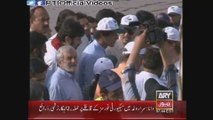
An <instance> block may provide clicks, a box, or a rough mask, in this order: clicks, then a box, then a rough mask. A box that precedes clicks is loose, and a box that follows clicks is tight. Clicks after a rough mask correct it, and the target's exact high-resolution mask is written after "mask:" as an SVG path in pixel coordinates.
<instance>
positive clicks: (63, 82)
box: [49, 67, 83, 100]
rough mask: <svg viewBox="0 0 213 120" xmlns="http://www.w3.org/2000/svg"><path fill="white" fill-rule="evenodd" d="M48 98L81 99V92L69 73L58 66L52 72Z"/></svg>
mask: <svg viewBox="0 0 213 120" xmlns="http://www.w3.org/2000/svg"><path fill="white" fill-rule="evenodd" d="M49 96H50V100H82V99H83V96H82V92H81V89H80V87H79V85H78V82H77V81H76V79H74V76H73V75H72V74H71V73H68V72H66V71H65V70H63V69H61V68H60V67H58V68H57V70H56V71H55V72H54V73H53V75H52V77H51V80H50V88H49Z"/></svg>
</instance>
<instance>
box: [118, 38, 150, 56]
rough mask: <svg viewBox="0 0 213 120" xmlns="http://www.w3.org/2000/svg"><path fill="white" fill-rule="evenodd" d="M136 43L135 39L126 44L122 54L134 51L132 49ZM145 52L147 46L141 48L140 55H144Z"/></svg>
mask: <svg viewBox="0 0 213 120" xmlns="http://www.w3.org/2000/svg"><path fill="white" fill-rule="evenodd" d="M134 44H135V42H134V41H131V42H128V43H127V44H126V45H125V46H124V50H123V52H122V54H123V55H124V54H130V53H131V52H132V49H133V47H134ZM145 52H146V48H143V49H141V50H140V52H139V54H140V55H143V54H145Z"/></svg>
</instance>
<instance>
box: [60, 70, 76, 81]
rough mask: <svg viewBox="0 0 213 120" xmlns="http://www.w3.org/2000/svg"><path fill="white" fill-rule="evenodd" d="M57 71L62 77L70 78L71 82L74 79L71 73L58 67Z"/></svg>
mask: <svg viewBox="0 0 213 120" xmlns="http://www.w3.org/2000/svg"><path fill="white" fill-rule="evenodd" d="M58 71H59V72H60V73H61V74H62V75H64V76H65V77H68V78H71V79H72V80H73V79H74V78H75V77H74V74H71V73H69V72H67V71H66V70H64V69H62V68H60V67H58Z"/></svg>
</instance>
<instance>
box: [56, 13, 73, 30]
mask: <svg viewBox="0 0 213 120" xmlns="http://www.w3.org/2000/svg"><path fill="white" fill-rule="evenodd" d="M68 16H70V17H72V18H73V19H74V16H75V13H74V12H73V11H72V10H70V9H64V10H62V11H61V12H60V13H59V15H58V18H57V22H56V26H55V30H56V32H58V31H59V29H60V27H61V25H62V23H63V22H64V20H65V18H66V17H68Z"/></svg>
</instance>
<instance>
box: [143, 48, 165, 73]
mask: <svg viewBox="0 0 213 120" xmlns="http://www.w3.org/2000/svg"><path fill="white" fill-rule="evenodd" d="M143 66H144V67H145V68H148V69H152V70H156V69H158V68H161V67H163V62H162V58H161V55H160V51H159V49H157V48H147V50H146V52H145V54H144V57H143Z"/></svg>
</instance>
